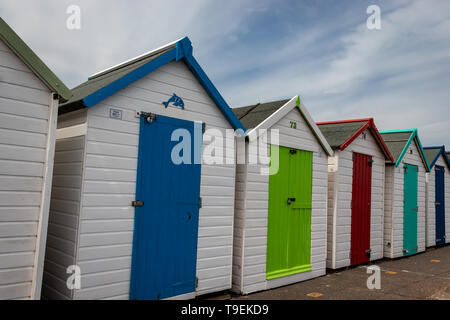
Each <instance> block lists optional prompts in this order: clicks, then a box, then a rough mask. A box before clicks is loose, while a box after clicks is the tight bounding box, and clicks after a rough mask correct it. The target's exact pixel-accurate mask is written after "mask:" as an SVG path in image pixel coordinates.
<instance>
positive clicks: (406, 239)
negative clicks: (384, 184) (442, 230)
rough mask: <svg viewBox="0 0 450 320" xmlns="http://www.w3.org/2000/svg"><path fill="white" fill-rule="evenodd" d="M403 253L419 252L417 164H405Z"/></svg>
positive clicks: (405, 254) (407, 254)
mask: <svg viewBox="0 0 450 320" xmlns="http://www.w3.org/2000/svg"><path fill="white" fill-rule="evenodd" d="M404 170H405V173H404V189H403V190H404V194H403V203H404V205H403V255H404V256H409V255H411V254H415V253H417V214H418V211H419V210H418V207H417V172H418V170H419V168H418V167H417V166H415V165H411V164H405V166H404Z"/></svg>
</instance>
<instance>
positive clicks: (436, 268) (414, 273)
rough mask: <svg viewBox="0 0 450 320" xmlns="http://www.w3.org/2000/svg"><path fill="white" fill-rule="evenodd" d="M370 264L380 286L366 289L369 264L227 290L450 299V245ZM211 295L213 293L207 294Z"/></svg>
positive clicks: (308, 296)
mask: <svg viewBox="0 0 450 320" xmlns="http://www.w3.org/2000/svg"><path fill="white" fill-rule="evenodd" d="M370 265H376V266H379V267H380V269H381V289H373V290H369V289H368V288H367V279H368V277H369V276H370V274H368V273H367V267H368V266H369V265H364V266H358V267H353V268H348V269H345V270H338V271H336V272H331V273H329V274H327V275H325V276H323V277H320V278H316V279H312V280H309V281H305V282H300V283H296V284H293V285H289V286H285V287H281V288H276V289H272V290H268V291H263V292H257V293H253V294H249V295H246V296H238V295H233V294H226V295H222V296H217V297H215V298H216V299H232V300H236V299H239V300H246V299H248V300H265V299H271V300H273V299H274V300H278V299H280V300H322V299H326V300H336V299H364V300H366V299H370V300H372V299H381V300H398V299H402V300H404V299H407V300H414V299H421V300H422V299H439V300H450V246H446V247H441V248H438V249H435V248H431V249H428V250H427V251H426V252H424V253H420V254H417V255H415V256H410V257H407V258H400V259H396V260H379V261H375V262H373V263H371V264H370ZM210 298H213V297H210Z"/></svg>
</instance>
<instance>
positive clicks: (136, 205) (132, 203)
mask: <svg viewBox="0 0 450 320" xmlns="http://www.w3.org/2000/svg"><path fill="white" fill-rule="evenodd" d="M131 205H132V206H133V207H142V206H144V201H139V200H134V201H132V202H131Z"/></svg>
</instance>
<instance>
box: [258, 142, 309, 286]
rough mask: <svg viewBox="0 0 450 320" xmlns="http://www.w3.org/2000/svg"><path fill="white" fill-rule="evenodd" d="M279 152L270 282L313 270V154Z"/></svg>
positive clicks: (272, 186) (272, 197)
mask: <svg viewBox="0 0 450 320" xmlns="http://www.w3.org/2000/svg"><path fill="white" fill-rule="evenodd" d="M276 148H278V151H279V169H278V172H277V173H276V174H273V175H271V176H270V177H269V210H268V230H267V263H266V278H267V279H274V278H279V277H284V276H287V275H291V274H295V273H300V272H305V271H309V270H311V261H310V260H311V204H312V152H308V151H302V150H296V149H290V148H286V147H276V146H272V147H271V157H272V160H273V159H274V158H273V155H274V152H276V150H275V149H276Z"/></svg>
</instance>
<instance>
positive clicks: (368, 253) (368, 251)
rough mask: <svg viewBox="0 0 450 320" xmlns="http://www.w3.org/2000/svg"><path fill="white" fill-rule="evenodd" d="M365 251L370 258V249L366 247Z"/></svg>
mask: <svg viewBox="0 0 450 320" xmlns="http://www.w3.org/2000/svg"><path fill="white" fill-rule="evenodd" d="M365 253H366V255H367V257H368V258H370V254H371V253H372V249H367V250H366V251H365Z"/></svg>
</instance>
